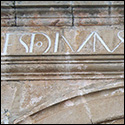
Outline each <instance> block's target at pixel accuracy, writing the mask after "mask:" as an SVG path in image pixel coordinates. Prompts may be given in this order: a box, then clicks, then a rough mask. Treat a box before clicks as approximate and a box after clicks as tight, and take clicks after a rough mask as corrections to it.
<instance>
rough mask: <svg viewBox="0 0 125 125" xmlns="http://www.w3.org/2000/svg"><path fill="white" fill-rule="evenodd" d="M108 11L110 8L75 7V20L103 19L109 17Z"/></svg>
mask: <svg viewBox="0 0 125 125" xmlns="http://www.w3.org/2000/svg"><path fill="white" fill-rule="evenodd" d="M108 10H109V8H108V7H89V6H88V7H74V8H73V14H74V18H78V17H81V18H82V17H83V18H90V17H91V18H95V17H98V18H102V17H108V16H109V14H108Z"/></svg>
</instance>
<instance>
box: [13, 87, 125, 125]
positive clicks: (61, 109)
mask: <svg viewBox="0 0 125 125" xmlns="http://www.w3.org/2000/svg"><path fill="white" fill-rule="evenodd" d="M123 92H124V89H123V88H119V89H114V90H110V91H109V90H107V91H102V92H97V93H92V94H90V95H89V94H88V95H85V96H83V97H82V96H81V97H76V98H73V99H70V100H67V101H64V102H61V103H59V104H58V103H57V104H56V105H53V106H50V107H48V108H44V109H43V110H40V109H39V112H36V113H33V112H32V114H29V116H28V117H26V119H25V117H24V118H22V121H20V120H21V119H20V120H19V119H18V120H15V122H14V123H18V122H19V123H20V124H25V123H29V124H31V123H32V124H34V123H35V124H47V123H48V124H54V123H55V124H59V123H60V124H71V123H76V124H77V123H79V124H85V123H89V124H90V123H99V122H103V121H106V120H113V119H114V118H115V117H123V115H124V109H123V108H124V104H123V98H122V97H123ZM79 93H81V92H80V90H79ZM81 95H82V94H81ZM51 97H55V96H51ZM56 99H57V98H56ZM107 101H108V103H107ZM92 104H93V105H92ZM100 107H101V109H100ZM109 107H110V109H109ZM111 107H112V108H111ZM116 107H117V109H114V108H116ZM100 113H101V116H100ZM119 113H120V114H119ZM95 114H96V118H97V117H98V120H95ZM67 115H68V116H67ZM25 116H26V115H25Z"/></svg>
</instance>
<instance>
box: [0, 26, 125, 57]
mask: <svg viewBox="0 0 125 125" xmlns="http://www.w3.org/2000/svg"><path fill="white" fill-rule="evenodd" d="M2 38H3V39H2V55H25V54H26V55H29V54H39V55H41V54H49V53H51V54H58V53H59V54H60V53H62V54H70V53H71V54H72V53H75V54H79V53H80V54H123V53H124V30H122V29H120V30H116V29H106V28H105V29H102V28H101V29H98V30H97V29H95V30H94V28H92V29H91V30H85V29H79V28H78V29H66V30H65V29H64V33H62V32H59V31H55V32H53V31H52V30H51V29H50V30H49V31H48V32H47V31H39V32H37V31H36V29H34V31H32V32H31V31H30V30H29V31H27V32H19V31H17V32H16V33H15V32H13V33H12V32H6V33H3V34H2Z"/></svg>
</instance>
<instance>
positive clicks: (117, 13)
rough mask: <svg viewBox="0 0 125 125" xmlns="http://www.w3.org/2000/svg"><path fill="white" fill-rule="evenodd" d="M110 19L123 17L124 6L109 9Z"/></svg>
mask: <svg viewBox="0 0 125 125" xmlns="http://www.w3.org/2000/svg"><path fill="white" fill-rule="evenodd" d="M110 16H111V17H124V6H113V7H111V13H110Z"/></svg>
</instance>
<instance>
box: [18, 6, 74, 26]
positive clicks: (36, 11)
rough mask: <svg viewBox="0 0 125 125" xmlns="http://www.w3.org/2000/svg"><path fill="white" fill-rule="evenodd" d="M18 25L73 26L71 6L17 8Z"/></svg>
mask: <svg viewBox="0 0 125 125" xmlns="http://www.w3.org/2000/svg"><path fill="white" fill-rule="evenodd" d="M16 10H17V11H16V16H17V25H18V26H46V25H47V26H71V25H72V13H71V8H70V7H69V8H61V7H58V8H57V7H50V8H49V7H44V8H42V7H37V8H26V9H25V8H17V9H16Z"/></svg>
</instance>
